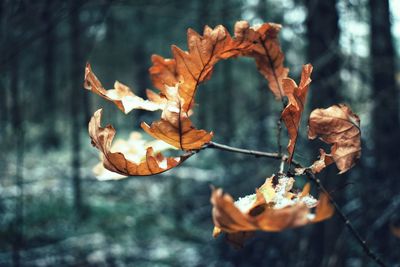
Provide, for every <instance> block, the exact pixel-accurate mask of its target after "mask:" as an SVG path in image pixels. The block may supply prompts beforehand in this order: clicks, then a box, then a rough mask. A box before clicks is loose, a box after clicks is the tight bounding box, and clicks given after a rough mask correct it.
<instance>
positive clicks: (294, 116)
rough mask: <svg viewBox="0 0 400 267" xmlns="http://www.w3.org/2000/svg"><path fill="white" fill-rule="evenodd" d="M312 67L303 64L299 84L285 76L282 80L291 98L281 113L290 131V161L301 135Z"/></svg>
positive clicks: (284, 88)
mask: <svg viewBox="0 0 400 267" xmlns="http://www.w3.org/2000/svg"><path fill="white" fill-rule="evenodd" d="M312 69H313V67H312V65H311V64H307V65H304V66H303V70H302V73H301V80H300V84H299V85H298V86H297V84H296V82H295V81H293V80H292V79H290V78H285V79H283V81H282V84H283V91H284V93H285V95H286V96H287V97H288V99H289V103H288V104H287V106H286V107H285V109H284V110H283V111H282V115H281V118H282V119H283V122H284V123H285V125H286V128H287V129H288V133H289V144H288V147H287V149H288V152H289V159H288V162H289V163H290V162H291V161H292V158H293V152H294V149H295V145H296V141H297V137H298V135H299V127H300V120H301V114H302V113H303V110H304V105H305V101H306V97H307V92H308V87H309V86H310V83H311V79H310V76H311V72H312Z"/></svg>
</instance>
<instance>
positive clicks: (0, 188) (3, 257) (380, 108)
mask: <svg viewBox="0 0 400 267" xmlns="http://www.w3.org/2000/svg"><path fill="white" fill-rule="evenodd" d="M0 3H1V4H0V148H1V152H0V266H188V267H190V266H297V267H300V266H354V267H357V266H373V263H372V262H371V261H370V260H369V259H368V258H367V257H366V256H365V254H364V253H363V251H362V248H361V247H360V246H359V245H358V244H357V243H356V242H355V241H354V239H353V237H352V236H351V235H349V233H348V231H347V229H346V228H345V225H344V224H343V222H342V221H341V220H340V219H339V218H338V216H337V215H335V216H334V217H333V218H332V219H331V220H329V221H326V222H323V223H319V224H316V225H309V226H307V227H304V228H299V229H293V230H287V231H284V232H282V233H257V235H256V236H255V238H253V239H251V240H249V241H248V244H247V245H246V246H245V247H244V248H243V249H242V250H238V251H237V250H234V249H233V248H231V247H230V246H229V245H228V244H227V243H226V242H225V240H224V238H221V237H220V238H218V239H217V240H213V238H212V236H211V233H212V229H213V223H212V218H211V204H210V203H209V197H210V187H209V186H210V184H212V185H215V186H221V187H223V188H224V189H225V190H226V191H227V192H230V193H231V194H232V195H233V196H234V197H239V196H243V195H247V194H250V193H252V192H254V188H256V187H258V186H259V185H261V184H262V183H263V182H264V179H265V177H268V176H270V175H271V174H272V173H274V172H277V171H278V169H279V166H278V165H279V162H276V161H272V160H269V159H261V158H259V159H257V158H254V157H249V156H244V155H239V154H230V153H227V152H223V151H215V150H213V151H211V150H207V151H204V152H202V153H200V154H198V155H196V156H194V157H192V158H191V159H190V160H188V161H187V162H185V163H184V164H183V165H182V166H181V167H179V168H176V169H174V170H172V171H169V172H167V173H165V174H162V175H157V176H152V177H131V178H128V179H124V180H120V181H98V180H96V178H95V176H94V174H93V172H92V168H93V166H95V165H96V164H97V163H98V162H99V155H98V152H97V150H96V149H94V148H92V147H91V145H90V140H89V137H88V134H87V123H88V120H89V118H90V116H91V115H92V114H93V112H94V111H95V110H96V109H98V108H100V107H104V123H112V124H113V125H114V126H115V128H116V129H117V139H118V138H127V137H128V136H129V133H130V132H131V131H133V130H140V129H139V124H140V122H141V121H147V122H149V121H150V122H151V121H152V119H153V118H155V117H152V116H156V115H153V114H150V113H144V112H137V111H136V112H135V111H134V112H132V113H131V114H129V115H124V114H122V113H121V112H120V111H119V110H117V108H116V107H115V106H113V105H112V104H110V103H106V101H104V100H102V99H100V97H98V96H95V95H93V94H91V93H90V92H88V91H87V90H84V89H83V87H82V83H83V77H84V67H85V63H86V61H90V63H91V64H92V67H93V70H94V71H95V72H96V74H97V75H98V76H99V77H100V78H101V80H102V82H103V84H104V85H105V86H106V87H107V88H112V86H113V82H114V80H119V81H121V82H123V83H125V84H127V85H129V86H131V87H132V88H134V90H135V92H137V93H138V94H139V95H144V90H145V89H146V88H152V85H151V83H150V79H149V76H148V73H147V72H148V68H149V67H150V66H151V61H150V56H151V55H152V54H160V55H162V56H165V57H170V56H171V51H170V45H171V44H176V45H178V46H180V47H181V48H183V49H186V48H187V44H186V29H187V28H189V27H190V28H193V29H195V30H196V31H200V32H201V31H202V29H203V27H204V26H205V25H210V26H212V27H214V26H216V25H218V24H223V25H225V26H226V27H227V28H228V29H229V30H230V32H231V33H232V28H233V25H234V22H235V21H237V20H241V19H245V20H248V21H249V22H250V23H251V24H257V23H261V22H264V21H270V22H277V23H281V24H282V25H283V29H282V31H281V35H280V38H281V44H282V47H283V50H284V52H285V54H286V65H288V66H289V67H290V69H291V76H292V77H293V78H295V79H296V80H298V77H299V74H300V70H301V67H302V64H305V63H312V64H313V65H314V73H313V75H312V79H313V83H312V85H311V89H310V93H309V99H308V101H309V102H308V111H307V112H305V114H304V115H303V116H304V121H306V119H307V117H308V115H309V112H310V110H311V108H316V107H324V108H326V107H328V106H330V105H332V104H335V103H341V102H343V103H348V104H350V105H351V107H352V109H353V111H354V112H355V113H357V114H359V115H360V117H361V123H362V138H363V143H362V144H363V155H362V159H361V160H360V162H359V163H358V164H357V165H356V167H355V168H353V169H352V170H351V171H349V172H348V173H347V174H345V175H339V176H337V175H336V174H337V172H338V171H337V170H336V168H335V167H334V166H331V167H330V168H329V169H328V170H325V171H324V172H323V173H322V174H320V175H319V177H320V179H321V180H322V182H323V183H324V184H325V185H326V186H327V188H328V189H329V190H330V191H331V192H332V195H333V196H334V198H335V199H336V200H337V201H338V202H339V203H340V205H341V207H342V208H343V210H344V212H345V213H346V214H347V215H348V216H349V217H350V219H351V220H352V222H353V223H354V224H355V226H356V228H357V229H359V231H360V232H361V233H362V235H363V237H365V238H366V240H367V242H368V243H369V244H370V246H371V248H372V249H373V250H375V251H376V252H377V253H378V254H379V255H380V256H381V257H382V258H383V259H384V260H385V261H386V262H387V263H388V265H389V266H400V253H399V252H400V239H399V238H396V237H395V236H394V235H393V234H392V233H391V230H390V229H391V226H393V225H399V220H400V193H399V192H400V190H399V189H400V177H399V176H400V175H399V171H398V170H397V169H396V168H397V167H398V166H399V164H400V153H399V152H398V149H399V146H400V141H399V137H400V124H399V109H400V103H399V80H400V74H399V70H400V68H399V67H400V65H399V63H400V61H399V53H400V1H399V0H391V1H389V0H336V1H335V0H329V1H326V0H285V1H281V0H229V1H227V0H225V1H213V0H202V1H189V0H135V1H134V0H132V1H129V0H99V1H94V0H88V1H78V0H69V1H61V0H40V1H29V0H2V1H0ZM197 102H198V103H199V109H198V110H197V112H196V113H195V115H194V116H195V120H196V122H197V123H196V125H197V126H198V127H199V128H203V129H207V130H213V131H214V133H215V138H214V140H215V141H216V142H220V143H225V144H229V145H232V146H237V147H243V148H249V149H257V150H264V151H277V145H276V133H277V126H276V124H277V123H276V122H277V119H278V118H279V115H280V111H281V110H280V109H281V107H280V104H279V103H275V101H274V99H273V96H272V94H271V93H270V92H269V90H268V89H267V83H266V81H265V80H263V78H262V77H261V75H260V74H259V73H258V72H257V70H256V67H255V64H254V62H253V61H252V60H250V59H244V58H240V59H235V60H228V61H225V62H222V63H219V64H218V65H217V66H216V69H215V72H214V75H213V78H212V80H211V81H209V82H207V83H206V84H204V85H201V87H200V90H199V92H198V98H197ZM302 124H303V125H306V123H302ZM306 132H307V131H306V129H305V128H304V129H302V131H301V138H300V139H301V140H300V141H299V144H298V147H297V152H296V156H295V158H296V159H297V160H298V161H300V162H302V163H303V164H304V165H306V164H310V163H312V162H313V160H314V159H316V157H317V155H318V149H317V148H318V147H319V146H320V145H321V144H320V143H319V142H318V141H314V142H310V141H307V138H306ZM283 133H284V134H286V131H285V130H284V131H283ZM143 136H144V137H145V138H147V137H146V136H145V135H143ZM317 143H318V144H317ZM300 182H302V181H300ZM303 182H304V181H303ZM396 263H397V265H396Z"/></svg>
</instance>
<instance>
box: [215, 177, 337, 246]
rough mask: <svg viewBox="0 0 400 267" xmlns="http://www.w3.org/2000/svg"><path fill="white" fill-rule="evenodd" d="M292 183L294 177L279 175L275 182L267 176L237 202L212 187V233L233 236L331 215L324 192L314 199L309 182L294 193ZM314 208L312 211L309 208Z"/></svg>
mask: <svg viewBox="0 0 400 267" xmlns="http://www.w3.org/2000/svg"><path fill="white" fill-rule="evenodd" d="M293 183H294V179H293V178H291V177H286V176H281V177H280V178H279V180H278V184H275V183H274V182H273V177H270V178H268V179H267V180H266V181H265V183H264V184H263V185H262V186H261V187H260V188H259V189H258V190H256V193H255V194H252V195H248V196H246V197H243V198H239V200H237V201H234V200H233V198H232V197H231V196H230V195H228V194H225V193H223V191H222V189H213V192H212V195H211V203H212V205H213V212H212V214H213V220H214V224H215V227H216V229H214V232H213V236H214V237H216V236H218V235H219V234H220V233H221V232H225V233H227V234H228V236H231V235H232V234H234V235H235V237H238V236H237V235H238V234H239V236H241V237H243V236H244V235H243V234H240V233H243V232H252V231H256V230H262V231H271V232H277V231H282V230H285V229H287V228H293V227H300V226H303V225H306V224H310V223H315V222H319V221H322V220H325V219H327V218H329V217H331V216H332V215H333V207H332V206H331V205H330V204H329V202H328V201H326V198H325V196H324V195H323V194H321V197H320V200H319V201H317V200H316V199H314V198H313V197H312V196H311V195H310V194H309V185H306V186H305V187H304V189H303V191H302V192H299V193H293V192H292V187H293ZM314 207H316V213H315V214H314V213H313V212H312V210H311V209H312V208H314ZM228 239H229V238H228ZM235 240H236V241H237V238H235ZM236 245H237V244H236Z"/></svg>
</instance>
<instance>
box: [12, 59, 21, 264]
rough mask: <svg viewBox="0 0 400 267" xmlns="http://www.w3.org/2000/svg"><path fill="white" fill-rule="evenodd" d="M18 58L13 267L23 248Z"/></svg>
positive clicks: (14, 118)
mask: <svg viewBox="0 0 400 267" xmlns="http://www.w3.org/2000/svg"><path fill="white" fill-rule="evenodd" d="M18 63H19V62H18V57H15V58H14V60H13V61H12V62H11V66H10V68H11V75H10V76H11V81H10V86H11V111H12V121H11V123H12V128H13V133H14V136H13V137H14V140H13V142H14V144H16V151H15V152H16V165H15V166H16V172H15V184H16V187H17V188H18V194H17V196H16V200H15V223H14V240H13V265H14V266H15V267H18V266H20V265H21V262H20V250H21V249H22V248H23V206H24V194H23V192H24V191H23V172H22V170H23V160H24V131H23V128H22V127H23V124H22V117H21V105H20V102H21V100H20V92H19V84H18V82H19V79H20V78H19V66H18Z"/></svg>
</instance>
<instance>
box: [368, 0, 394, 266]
mask: <svg viewBox="0 0 400 267" xmlns="http://www.w3.org/2000/svg"><path fill="white" fill-rule="evenodd" d="M369 8H370V12H371V16H370V17H371V21H370V30H371V35H370V37H371V40H370V48H371V61H372V99H373V100H374V105H373V109H372V128H371V129H372V139H373V143H374V146H373V151H372V153H373V155H374V161H373V165H372V166H371V169H370V173H371V175H370V176H369V177H368V178H369V181H368V183H367V184H370V186H369V188H370V190H368V191H366V192H365V197H364V199H365V202H366V203H367V205H368V208H369V209H371V210H373V211H374V212H371V213H369V214H372V215H374V217H375V218H374V217H372V218H371V219H374V220H376V214H379V213H381V212H382V208H385V207H387V206H389V205H390V201H391V197H392V196H393V195H394V194H397V193H398V190H397V189H398V188H399V186H400V182H399V181H398V179H395V177H396V176H398V175H397V170H396V166H398V164H399V162H400V154H399V152H398V147H399V141H398V138H399V136H400V125H399V122H400V121H399V94H398V90H399V88H397V86H396V80H395V73H396V70H395V52H394V48H393V39H392V35H391V32H390V12H389V1H388V0H370V1H369ZM378 187H382V188H387V189H385V190H376V188H378ZM390 189H392V190H390ZM372 190H373V191H372ZM371 194H373V195H374V198H373V199H371V197H370V196H371ZM375 200H379V201H375ZM389 228H390V227H389V222H385V223H384V224H383V225H382V227H381V228H380V229H378V231H377V232H376V233H373V234H375V236H376V237H378V236H379V240H381V242H379V243H380V247H379V252H380V253H383V254H385V253H387V254H390V253H389V251H390V249H389V248H390V246H391V245H394V244H393V243H391V241H392V242H395V241H394V240H393V239H394V238H393V237H391V234H390V231H389ZM397 260H398V259H397Z"/></svg>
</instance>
